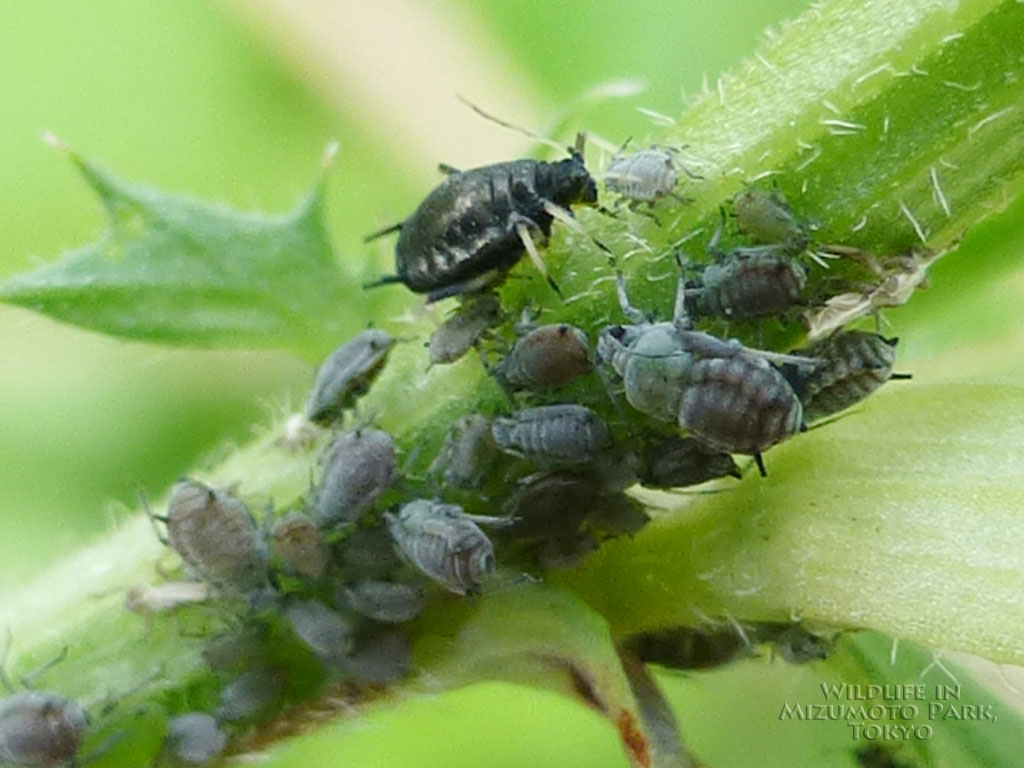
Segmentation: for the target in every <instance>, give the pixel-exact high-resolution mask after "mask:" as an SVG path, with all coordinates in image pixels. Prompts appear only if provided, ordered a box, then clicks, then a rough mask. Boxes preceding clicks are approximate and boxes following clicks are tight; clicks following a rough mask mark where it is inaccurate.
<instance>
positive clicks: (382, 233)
mask: <svg viewBox="0 0 1024 768" xmlns="http://www.w3.org/2000/svg"><path fill="white" fill-rule="evenodd" d="M404 224H405V222H404V221H400V222H398V223H397V224H392V225H390V226H387V227H384V229H378V230H377V231H376V232H371V233H370V234H368V235H367V236H366V237H364V238H363V242H364V243H368V242H370V241H371V240H376V239H377V238H378V237H384V236H385V235H390V234H391V233H392V232H399V231H401V229H402V226H403V225H404Z"/></svg>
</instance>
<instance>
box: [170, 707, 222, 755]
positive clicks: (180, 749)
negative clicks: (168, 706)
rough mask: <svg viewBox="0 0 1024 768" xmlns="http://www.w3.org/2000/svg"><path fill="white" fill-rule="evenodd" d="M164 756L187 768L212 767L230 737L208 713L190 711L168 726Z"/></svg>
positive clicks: (176, 718)
mask: <svg viewBox="0 0 1024 768" xmlns="http://www.w3.org/2000/svg"><path fill="white" fill-rule="evenodd" d="M167 731H168V732H167V740H166V741H165V742H164V750H165V753H166V754H167V755H168V756H169V757H170V758H171V759H172V760H174V761H176V762H177V763H180V764H184V765H209V764H210V763H212V762H213V761H214V760H215V759H217V757H219V756H220V754H221V753H222V752H223V751H224V747H226V746H227V744H228V737H227V734H226V733H224V731H222V730H221V729H220V726H219V725H218V724H217V719H216V718H215V717H213V715H209V714H207V713H206V712H188V713H186V714H184V715H178V716H177V717H173V718H171V720H170V721H168V723H167Z"/></svg>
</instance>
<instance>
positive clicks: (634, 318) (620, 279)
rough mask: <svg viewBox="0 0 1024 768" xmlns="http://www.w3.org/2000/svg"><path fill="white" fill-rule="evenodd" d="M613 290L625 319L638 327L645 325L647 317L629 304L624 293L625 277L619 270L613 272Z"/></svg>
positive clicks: (627, 297)
mask: <svg viewBox="0 0 1024 768" xmlns="http://www.w3.org/2000/svg"><path fill="white" fill-rule="evenodd" d="M615 288H616V292H617V293H618V296H619V306H620V307H622V313H623V314H624V315H625V316H626V317H627V319H629V320H630V322H633V323H637V324H640V325H642V324H643V323H646V322H647V317H646V316H645V315H644V313H643V312H641V311H640V310H639V309H637V308H636V307H634V306H633V305H632V304H630V303H629V295H628V294H627V293H626V276H625V275H623V274H622V271H621V270H616V272H615Z"/></svg>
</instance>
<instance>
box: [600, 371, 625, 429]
mask: <svg viewBox="0 0 1024 768" xmlns="http://www.w3.org/2000/svg"><path fill="white" fill-rule="evenodd" d="M597 375H598V378H600V379H601V384H603V385H604V391H605V394H607V395H608V399H609V400H611V403H612V407H614V408H615V412H616V413H617V414H618V415H619V417H620V418H622V419H625V418H626V412H625V411H623V410H622V403H620V402H619V396H618V393H617V392H616V391H615V386H614V382H613V381H612V375H611V374H610V373H609V372H608V371H607V370H605V367H604V366H603V365H602V366H598V367H597Z"/></svg>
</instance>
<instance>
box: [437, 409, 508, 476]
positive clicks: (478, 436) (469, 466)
mask: <svg viewBox="0 0 1024 768" xmlns="http://www.w3.org/2000/svg"><path fill="white" fill-rule="evenodd" d="M497 457H498V446H497V444H495V442H494V436H493V435H492V434H491V421H490V419H488V418H487V417H486V416H483V415H481V414H479V413H471V414H469V415H468V416H462V417H461V418H459V419H457V420H456V421H455V423H453V424H452V427H451V429H450V430H449V431H448V434H447V435H446V436H445V439H444V444H443V445H442V446H441V450H440V451H439V452H438V454H437V458H436V459H434V462H433V463H432V464H431V465H430V473H431V474H434V475H436V474H438V473H440V474H441V477H442V478H443V480H444V482H445V484H446V485H449V486H452V487H453V488H479V487H480V486H481V485H483V483H484V480H486V478H487V473H488V472H489V471H490V469H491V467H492V466H494V462H495V460H496V459H497Z"/></svg>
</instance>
